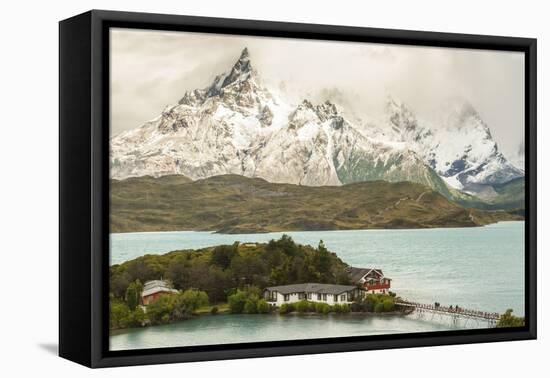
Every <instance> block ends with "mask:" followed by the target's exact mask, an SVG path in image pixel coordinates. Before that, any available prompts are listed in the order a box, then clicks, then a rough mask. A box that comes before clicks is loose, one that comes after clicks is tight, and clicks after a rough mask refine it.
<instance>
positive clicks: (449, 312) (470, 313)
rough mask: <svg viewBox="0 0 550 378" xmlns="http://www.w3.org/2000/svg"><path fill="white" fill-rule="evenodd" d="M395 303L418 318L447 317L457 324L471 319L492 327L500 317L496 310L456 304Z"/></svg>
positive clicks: (465, 323) (465, 322)
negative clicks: (409, 309)
mask: <svg viewBox="0 0 550 378" xmlns="http://www.w3.org/2000/svg"><path fill="white" fill-rule="evenodd" d="M395 304H396V305H398V306H402V307H408V308H411V309H412V311H413V312H414V313H416V314H417V316H418V317H419V318H424V317H427V316H431V320H434V319H435V318H436V317H439V318H442V317H447V318H450V319H451V321H452V323H453V324H458V323H459V322H461V321H463V322H464V324H463V326H466V325H467V323H468V322H469V321H473V322H486V323H487V324H488V326H489V327H491V328H493V327H496V325H497V322H498V320H499V318H500V314H498V313H496V312H486V311H479V310H472V309H467V308H462V307H458V306H448V307H446V306H441V305H438V304H425V303H418V302H411V301H397V302H396V303H395Z"/></svg>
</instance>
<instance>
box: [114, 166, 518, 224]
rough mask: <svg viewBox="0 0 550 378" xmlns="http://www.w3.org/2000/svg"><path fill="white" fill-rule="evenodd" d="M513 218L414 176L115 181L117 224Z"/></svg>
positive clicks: (465, 221) (454, 221) (484, 221)
mask: <svg viewBox="0 0 550 378" xmlns="http://www.w3.org/2000/svg"><path fill="white" fill-rule="evenodd" d="M511 219H520V216H518V215H514V214H512V213H508V212H505V211H482V210H475V209H465V208H464V207H462V206H460V205H457V204H455V203H453V202H450V201H448V200H447V199H446V198H445V197H444V196H442V195H441V194H439V193H438V192H435V191H433V190H431V189H429V188H427V187H425V186H423V185H420V184H414V183H410V182H400V183H388V182H385V181H372V182H362V183H354V184H348V185H344V186H324V187H309V186H308V187H306V186H299V185H290V184H272V183H269V182H267V181H265V180H262V179H258V178H247V177H243V176H238V175H223V176H215V177H210V178H208V179H204V180H198V181H190V180H189V179H187V178H185V177H183V176H168V177H161V178H152V177H149V176H145V177H139V178H131V179H126V180H122V181H117V180H112V182H111V231H112V232H135V231H175V230H203V231H215V232H220V233H257V232H274V231H299V230H344V229H369V228H425V227H473V226H481V225H485V224H489V223H493V222H497V221H499V220H511Z"/></svg>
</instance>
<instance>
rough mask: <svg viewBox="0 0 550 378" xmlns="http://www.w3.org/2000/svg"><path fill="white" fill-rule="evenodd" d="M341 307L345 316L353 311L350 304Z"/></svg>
mask: <svg viewBox="0 0 550 378" xmlns="http://www.w3.org/2000/svg"><path fill="white" fill-rule="evenodd" d="M340 307H341V312H342V313H343V314H347V313H349V312H350V311H351V309H350V306H349V305H348V304H342V305H340Z"/></svg>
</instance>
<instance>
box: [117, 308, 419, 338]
mask: <svg viewBox="0 0 550 378" xmlns="http://www.w3.org/2000/svg"><path fill="white" fill-rule="evenodd" d="M413 312H414V310H404V311H388V312H359V311H351V312H347V313H329V314H320V313H317V312H298V311H292V312H289V313H286V314H280V313H279V312H278V311H274V312H270V313H267V314H232V313H230V312H219V313H217V314H215V315H214V314H210V313H204V314H193V315H191V316H190V317H189V318H187V319H182V320H178V321H174V322H169V323H166V324H156V325H144V326H141V327H128V328H116V329H109V336H115V335H119V334H124V333H127V332H131V331H132V330H136V329H146V328H151V327H162V326H168V325H173V324H178V323H185V322H187V321H189V320H193V319H197V318H199V317H204V316H212V317H215V316H254V317H256V316H282V317H287V316H298V317H303V318H308V317H316V318H328V317H337V318H344V317H356V318H359V317H361V318H369V317H392V316H407V315H410V314H411V313H413Z"/></svg>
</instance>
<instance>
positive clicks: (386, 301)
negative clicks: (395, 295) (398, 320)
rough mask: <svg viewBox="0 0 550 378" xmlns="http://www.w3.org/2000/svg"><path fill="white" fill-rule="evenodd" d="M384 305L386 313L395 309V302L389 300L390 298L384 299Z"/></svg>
mask: <svg viewBox="0 0 550 378" xmlns="http://www.w3.org/2000/svg"><path fill="white" fill-rule="evenodd" d="M382 304H383V308H384V311H385V312H389V311H393V309H394V307H395V305H394V302H393V300H391V299H389V298H388V299H384V300H383V301H382Z"/></svg>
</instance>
